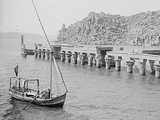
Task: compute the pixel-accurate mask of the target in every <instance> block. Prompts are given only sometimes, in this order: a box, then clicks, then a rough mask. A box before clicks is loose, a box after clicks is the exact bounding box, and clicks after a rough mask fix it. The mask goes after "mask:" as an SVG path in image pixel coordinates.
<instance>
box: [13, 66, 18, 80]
mask: <svg viewBox="0 0 160 120" xmlns="http://www.w3.org/2000/svg"><path fill="white" fill-rule="evenodd" d="M14 72H15V74H16V77H18V64H17V65H16V67H15V68H14Z"/></svg>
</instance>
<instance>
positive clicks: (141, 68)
mask: <svg viewBox="0 0 160 120" xmlns="http://www.w3.org/2000/svg"><path fill="white" fill-rule="evenodd" d="M146 62H147V59H141V60H139V73H140V74H141V75H145V74H146Z"/></svg>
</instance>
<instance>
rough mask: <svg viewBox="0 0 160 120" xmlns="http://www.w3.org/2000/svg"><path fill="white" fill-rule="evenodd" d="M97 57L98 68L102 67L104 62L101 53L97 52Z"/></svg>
mask: <svg viewBox="0 0 160 120" xmlns="http://www.w3.org/2000/svg"><path fill="white" fill-rule="evenodd" d="M95 58H96V66H97V67H98V68H100V67H101V64H102V60H101V55H100V54H96V56H95Z"/></svg>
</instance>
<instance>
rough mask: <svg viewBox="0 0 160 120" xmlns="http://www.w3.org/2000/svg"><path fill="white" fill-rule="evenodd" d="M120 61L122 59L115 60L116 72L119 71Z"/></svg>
mask: <svg viewBox="0 0 160 120" xmlns="http://www.w3.org/2000/svg"><path fill="white" fill-rule="evenodd" d="M121 60H122V59H120V58H118V59H116V60H115V69H116V70H117V71H121Z"/></svg>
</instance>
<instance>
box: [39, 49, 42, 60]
mask: <svg viewBox="0 0 160 120" xmlns="http://www.w3.org/2000/svg"><path fill="white" fill-rule="evenodd" d="M41 53H42V52H41V49H39V50H38V54H39V58H41Z"/></svg>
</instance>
